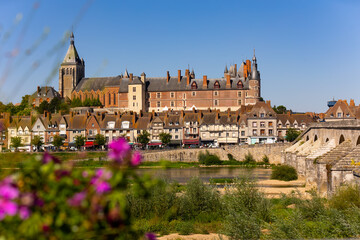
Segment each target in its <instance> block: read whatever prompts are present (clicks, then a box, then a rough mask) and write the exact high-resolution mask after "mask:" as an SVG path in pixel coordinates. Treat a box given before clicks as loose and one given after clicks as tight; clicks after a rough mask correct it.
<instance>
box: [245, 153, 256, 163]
mask: <svg viewBox="0 0 360 240" xmlns="http://www.w3.org/2000/svg"><path fill="white" fill-rule="evenodd" d="M244 163H245V164H256V161H255V159H254V157H253V155H252V154H251V153H250V152H248V153H247V154H245V158H244Z"/></svg>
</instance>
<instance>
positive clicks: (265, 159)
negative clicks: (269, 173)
mask: <svg viewBox="0 0 360 240" xmlns="http://www.w3.org/2000/svg"><path fill="white" fill-rule="evenodd" d="M262 161H263V162H264V163H265V164H269V163H270V161H269V157H268V156H267V155H264V156H263V158H262Z"/></svg>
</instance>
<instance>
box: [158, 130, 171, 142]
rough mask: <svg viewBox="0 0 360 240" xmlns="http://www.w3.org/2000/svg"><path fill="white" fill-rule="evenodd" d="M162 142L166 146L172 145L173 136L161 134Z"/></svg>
mask: <svg viewBox="0 0 360 240" xmlns="http://www.w3.org/2000/svg"><path fill="white" fill-rule="evenodd" d="M159 137H160V140H161V142H162V143H163V144H164V145H168V144H169V143H170V140H171V137H172V136H171V134H169V133H164V132H163V133H160V134H159Z"/></svg>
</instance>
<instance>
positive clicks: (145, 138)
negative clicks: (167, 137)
mask: <svg viewBox="0 0 360 240" xmlns="http://www.w3.org/2000/svg"><path fill="white" fill-rule="evenodd" d="M138 142H139V143H141V144H142V145H143V147H145V146H146V144H148V143H149V142H150V133H148V132H147V131H146V130H144V131H143V132H142V133H141V134H140V135H139V136H138Z"/></svg>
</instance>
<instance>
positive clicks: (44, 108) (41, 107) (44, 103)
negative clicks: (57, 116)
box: [37, 101, 50, 114]
mask: <svg viewBox="0 0 360 240" xmlns="http://www.w3.org/2000/svg"><path fill="white" fill-rule="evenodd" d="M49 108H50V104H49V103H48V102H47V101H42V102H41V103H40V105H39V107H37V111H38V113H40V114H43V113H44V111H48V110H49Z"/></svg>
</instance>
